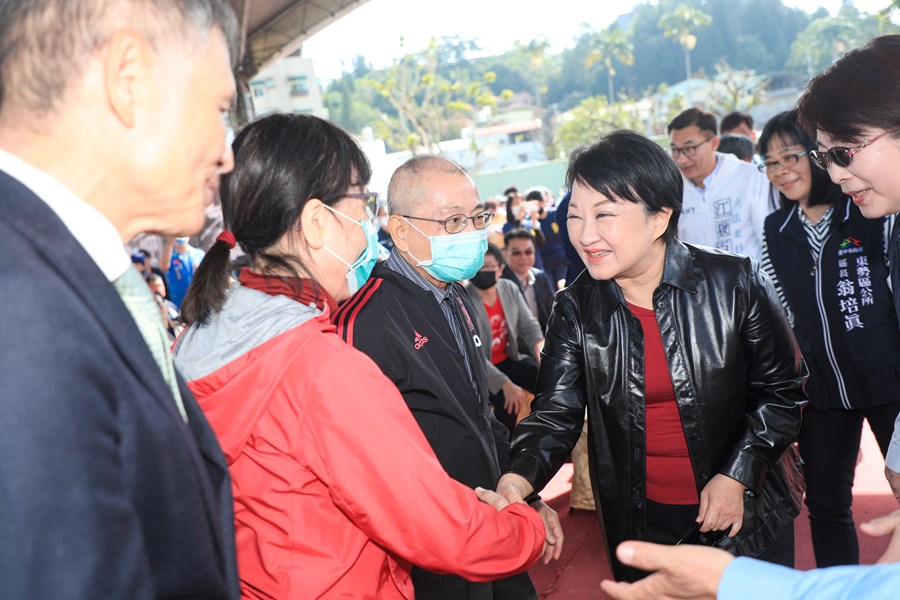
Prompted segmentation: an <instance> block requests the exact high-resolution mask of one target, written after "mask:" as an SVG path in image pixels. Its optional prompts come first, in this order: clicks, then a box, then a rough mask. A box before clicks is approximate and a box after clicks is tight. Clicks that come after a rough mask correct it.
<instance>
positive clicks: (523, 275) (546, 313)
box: [501, 229, 556, 331]
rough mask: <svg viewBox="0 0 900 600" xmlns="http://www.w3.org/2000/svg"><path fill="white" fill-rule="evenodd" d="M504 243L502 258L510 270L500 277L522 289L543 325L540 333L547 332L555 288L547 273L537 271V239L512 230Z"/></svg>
mask: <svg viewBox="0 0 900 600" xmlns="http://www.w3.org/2000/svg"><path fill="white" fill-rule="evenodd" d="M503 241H504V249H503V256H504V257H505V258H506V263H507V264H508V265H509V268H508V269H503V275H501V277H504V278H506V279H509V280H510V281H512V282H514V283H515V284H516V285H518V286H519V290H520V291H521V292H522V295H523V296H525V303H526V304H527V305H528V308H529V309H530V310H531V314H532V316H533V317H534V318H535V319H537V321H538V323H540V325H541V331H544V330H546V329H547V320H548V319H550V310H551V309H552V308H553V298H554V297H555V296H556V285H555V284H554V283H553V282H552V281H551V280H550V277H548V276H547V274H546V273H545V272H544V271H542V270H540V269H538V268H535V266H534V258H535V255H536V253H537V249H536V248H535V245H534V238H533V237H532V235H531V234H530V233H529V232H528V231H526V230H525V229H510V230H509V231H507V232H506V235H504V236H503Z"/></svg>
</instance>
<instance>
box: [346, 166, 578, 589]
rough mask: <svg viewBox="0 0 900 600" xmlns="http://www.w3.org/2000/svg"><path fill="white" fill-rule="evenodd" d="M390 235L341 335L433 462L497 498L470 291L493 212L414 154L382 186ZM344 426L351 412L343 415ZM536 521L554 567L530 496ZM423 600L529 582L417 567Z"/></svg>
mask: <svg viewBox="0 0 900 600" xmlns="http://www.w3.org/2000/svg"><path fill="white" fill-rule="evenodd" d="M388 212H389V215H390V216H389V218H388V227H389V229H390V233H391V237H392V238H393V240H394V249H393V251H391V254H390V256H389V257H388V259H387V260H386V261H385V262H384V263H381V264H378V265H376V266H375V269H374V270H373V271H372V275H371V277H370V278H369V280H368V281H367V282H366V283H365V284H364V285H363V286H362V288H360V289H359V291H358V292H357V293H356V294H354V295H353V296H352V297H351V298H350V299H349V300H347V302H345V303H344V305H343V306H341V308H340V309H339V310H338V311H337V312H336V313H335V315H334V323H335V325H336V326H337V329H338V334H339V335H341V336H342V337H343V338H344V340H345V341H346V342H347V343H349V344H352V345H353V346H355V347H356V348H357V349H359V350H361V351H362V352H364V353H366V354H368V355H369V356H370V357H371V358H372V359H373V360H374V361H375V363H376V364H377V365H378V366H379V368H381V370H382V371H383V372H384V374H385V375H387V377H388V378H389V379H391V380H392V381H393V382H394V383H395V384H396V386H397V387H398V388H399V390H400V393H401V394H403V398H404V400H406V403H407V404H408V405H409V408H410V410H411V411H412V413H413V416H414V417H415V418H416V421H417V422H418V423H419V426H420V427H421V428H422V432H423V433H424V434H425V437H426V438H427V439H428V441H429V443H430V444H431V446H432V448H433V449H434V452H435V454H436V455H437V457H438V460H440V461H441V465H442V466H443V467H444V469H445V470H446V471H447V473H448V474H449V475H450V476H451V477H452V478H453V479H456V480H457V481H459V482H460V483H463V484H465V485H468V486H470V487H473V488H474V487H476V486H481V487H483V488H488V489H495V488H496V486H497V481H498V479H499V478H500V475H501V473H504V472H505V471H506V470H508V468H509V437H508V433H507V430H506V428H505V427H504V426H503V425H501V424H500V422H499V421H498V420H497V419H496V417H495V416H494V414H493V412H492V411H491V405H490V403H489V401H488V392H489V390H488V384H487V375H486V361H487V359H486V358H485V355H484V353H483V350H482V345H483V344H490V343H491V340H490V339H487V340H482V339H481V338H480V336H479V334H478V327H477V325H476V323H475V320H474V319H475V317H474V315H475V311H474V308H473V306H472V304H471V300H470V298H469V294H468V292H466V290H465V289H464V288H463V287H462V286H461V285H460V284H459V283H458V282H460V281H463V280H466V279H469V278H471V277H473V276H474V275H476V274H477V273H478V271H479V270H480V269H481V266H482V264H483V262H484V254H485V251H486V250H487V236H488V225H490V222H491V219H492V218H493V216H494V215H493V214H492V213H491V212H490V211H488V210H486V209H485V208H484V204H483V203H482V202H481V200H479V197H478V191H477V190H476V188H475V184H474V183H473V182H472V179H471V178H470V177H469V176H468V175H467V174H466V172H465V171H463V170H462V169H461V168H460V167H459V166H458V165H457V164H456V163H454V162H452V161H450V160H447V159H445V158H441V157H437V156H418V157H414V158H412V159H410V160H408V161H407V162H406V163H404V164H403V165H401V166H400V167H399V168H398V169H397V171H396V172H395V173H394V175H393V176H392V177H391V181H390V183H389V185H388ZM349 418H352V415H350V416H349ZM529 500H530V502H529V503H530V504H532V506H535V508H536V509H538V510H539V511H540V512H541V515H542V517H544V522H545V526H546V529H547V536H548V538H547V542H548V545H547V548H546V549H545V554H544V560H545V562H549V560H550V559H551V558H559V553H560V552H561V550H562V541H563V540H562V529H561V527H560V526H559V519H558V517H557V515H556V513H555V512H554V511H553V510H552V509H551V508H549V507H548V506H546V505H545V504H544V503H543V502H541V501H540V498H539V497H534V498H530V499H529ZM412 578H413V585H414V586H415V589H416V595H417V597H420V598H429V599H446V600H466V599H468V598H485V599H488V600H490V599H493V600H501V599H503V600H507V599H508V600H527V599H529V598H531V599H535V600H536V599H537V593H536V592H535V590H534V586H533V585H532V584H531V580H530V579H529V577H528V575H527V574H522V575H517V576H514V577H510V578H506V579H502V580H498V581H494V582H489V583H473V582H469V581H466V580H464V579H462V578H460V577H457V576H453V575H441V574H438V573H431V572H428V571H424V570H423V569H419V568H415V567H414V568H413V570H412Z"/></svg>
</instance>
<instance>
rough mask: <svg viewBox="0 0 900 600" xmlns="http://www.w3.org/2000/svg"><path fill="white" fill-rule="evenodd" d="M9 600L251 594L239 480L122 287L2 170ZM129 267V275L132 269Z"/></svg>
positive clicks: (1, 469)
mask: <svg viewBox="0 0 900 600" xmlns="http://www.w3.org/2000/svg"><path fill="white" fill-rule="evenodd" d="M0 206H2V207H3V208H2V210H0V306H3V318H2V319H0V381H2V382H3V388H2V391H0V415H2V416H0V507H2V510H0V597H2V598H131V599H147V600H149V599H151V598H237V597H238V595H239V589H238V579H237V566H236V560H235V548H234V515H233V507H232V497H231V480H230V479H229V476H228V469H227V465H226V463H225V457H224V456H223V454H222V451H221V450H220V448H219V444H218V442H217V441H216V438H215V436H214V435H213V432H212V430H211V429H210V427H209V425H208V423H207V421H206V419H205V418H204V416H203V413H202V412H201V411H200V408H199V407H198V406H197V403H196V401H195V400H194V398H193V396H192V395H191V393H190V391H188V389H187V387H185V386H184V383H183V381H180V380H179V384H180V385H179V387H180V390H181V396H182V399H183V401H184V407H185V410H186V411H187V415H188V423H187V424H185V423H184V421H183V420H182V418H181V415H180V414H179V413H178V410H177V408H176V406H175V402H174V400H173V398H172V392H171V391H170V390H169V387H168V385H167V384H166V382H165V380H164V379H163V376H162V373H161V372H160V371H159V369H158V368H156V363H155V362H154V360H153V356H152V355H151V354H150V350H149V349H148V348H147V344H146V343H145V342H144V338H143V337H141V334H140V332H139V331H138V328H137V325H136V324H135V323H134V321H133V320H132V317H131V315H130V313H129V312H128V309H127V308H125V305H124V304H123V303H122V301H121V299H120V298H119V295H118V294H117V293H116V291H115V288H114V287H113V286H112V284H110V282H109V281H108V280H107V279H106V277H105V276H104V275H103V273H102V272H101V271H100V269H99V268H98V267H97V265H96V264H95V263H94V262H93V260H92V259H91V258H90V257H89V256H88V254H87V253H86V252H85V251H84V249H83V248H82V247H81V245H80V244H79V243H78V242H77V241H76V240H75V238H74V237H72V235H71V233H69V230H68V229H66V227H65V226H64V225H63V223H62V222H61V221H60V220H59V218H58V217H57V216H56V214H54V213H53V211H52V210H51V209H50V208H49V207H48V206H47V205H46V204H45V203H44V202H43V201H42V200H40V199H39V198H37V197H36V196H35V195H34V194H33V193H32V192H31V191H30V190H28V189H27V188H25V187H24V186H22V185H21V184H20V183H19V182H18V181H16V180H14V179H12V178H10V177H9V176H8V175H6V174H3V173H0ZM129 268H130V267H129Z"/></svg>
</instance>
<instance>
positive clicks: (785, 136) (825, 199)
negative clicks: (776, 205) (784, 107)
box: [757, 109, 844, 208]
mask: <svg viewBox="0 0 900 600" xmlns="http://www.w3.org/2000/svg"><path fill="white" fill-rule="evenodd" d="M797 116H798V115H797V109H794V110H789V111H786V112H783V113H780V114H777V115H775V116H774V117H772V118H771V119H769V122H768V123H766V126H765V127H763V131H762V134H761V135H760V136H759V140H758V142H757V145H758V146H759V153H760V154H762V155H763V156H765V155H766V153H767V152H768V151H769V144H770V143H771V141H772V140H773V139H778V140H779V141H780V142H781V145H782V146H783V147H788V146H803V148H804V150H806V151H807V152H809V151H810V150H815V148H816V143H815V142H814V141H813V140H812V139H811V138H810V137H809V136H808V135H807V134H806V132H804V131H803V129H801V127H800V122H799V121H798V120H797ZM800 160H805V161H807V162H809V156H808V155H807V156H801V157H800ZM809 170H810V176H811V186H810V188H809V205H810V206H816V205H820V204H828V205H833V204H834V203H836V202H839V201H840V200H842V199H843V198H844V193H843V192H842V191H841V186H839V185H836V184H835V183H834V182H833V181H831V177H829V176H828V173H827V172H825V171H823V170H822V169H820V168H818V167H816V166H815V165H813V164H812V163H810V165H809ZM778 198H779V200H780V201H781V208H790V207H791V206H793V205H794V202H793V201H792V200H789V199H788V198H787V197H786V196H785V195H784V194H782V193H781V192H779V193H778Z"/></svg>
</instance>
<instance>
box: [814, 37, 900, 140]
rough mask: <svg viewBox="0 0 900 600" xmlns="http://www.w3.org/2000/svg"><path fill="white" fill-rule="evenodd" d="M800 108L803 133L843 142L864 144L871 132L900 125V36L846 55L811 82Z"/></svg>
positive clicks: (877, 40)
mask: <svg viewBox="0 0 900 600" xmlns="http://www.w3.org/2000/svg"><path fill="white" fill-rule="evenodd" d="M797 107H798V108H799V111H800V125H801V127H803V129H805V130H806V131H809V132H815V131H816V130H817V129H818V130H821V131H824V132H826V133H828V135H829V136H830V137H832V138H834V139H836V140H840V141H842V142H848V143H858V142H861V141H862V140H863V138H864V137H865V132H864V131H863V130H864V129H866V128H875V129H890V128H891V127H894V126H896V125H900V35H883V36H881V37H877V38H874V39H872V40H871V41H870V42H869V43H868V44H866V45H865V46H863V47H861V48H856V49H855V50H851V51H850V52H848V53H847V54H845V55H844V56H843V57H841V58H840V59H839V60H838V61H837V62H835V63H834V64H832V65H831V66H830V67H828V68H827V69H825V71H823V72H822V73H820V74H819V75H816V76H815V77H813V78H812V80H811V81H810V82H809V84H808V85H807V86H806V90H805V91H804V92H803V95H802V96H800V100H799V101H798V103H797ZM892 137H894V138H898V137H900V131H895V132H894V133H893V134H892Z"/></svg>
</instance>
